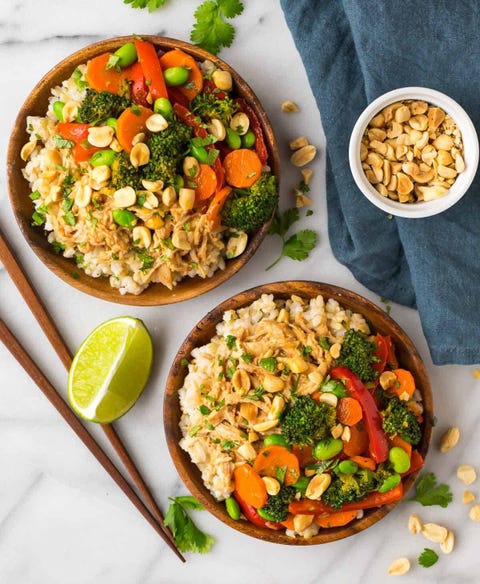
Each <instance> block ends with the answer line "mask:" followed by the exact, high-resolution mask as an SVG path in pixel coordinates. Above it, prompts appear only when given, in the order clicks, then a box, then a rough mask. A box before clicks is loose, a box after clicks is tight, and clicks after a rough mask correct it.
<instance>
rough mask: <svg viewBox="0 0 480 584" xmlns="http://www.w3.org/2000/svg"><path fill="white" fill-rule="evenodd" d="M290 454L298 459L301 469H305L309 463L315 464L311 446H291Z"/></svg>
mask: <svg viewBox="0 0 480 584" xmlns="http://www.w3.org/2000/svg"><path fill="white" fill-rule="evenodd" d="M292 452H293V454H295V456H296V457H297V458H298V462H299V464H300V466H301V467H302V468H305V466H307V464H310V463H311V462H315V458H313V456H312V446H292Z"/></svg>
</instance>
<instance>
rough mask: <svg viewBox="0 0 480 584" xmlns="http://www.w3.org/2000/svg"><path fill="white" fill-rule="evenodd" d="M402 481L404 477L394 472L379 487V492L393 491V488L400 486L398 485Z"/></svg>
mask: <svg viewBox="0 0 480 584" xmlns="http://www.w3.org/2000/svg"><path fill="white" fill-rule="evenodd" d="M401 482H402V477H401V476H400V475H399V474H397V473H395V474H392V475H390V476H388V477H387V478H386V479H385V480H384V481H383V483H382V484H381V485H380V486H379V487H378V492H379V493H387V492H388V491H391V490H392V489H394V488H395V487H398V485H399V484H400V483H401Z"/></svg>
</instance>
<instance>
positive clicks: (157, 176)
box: [143, 120, 192, 184]
mask: <svg viewBox="0 0 480 584" xmlns="http://www.w3.org/2000/svg"><path fill="white" fill-rule="evenodd" d="M191 137H192V128H190V127H189V126H186V125H185V124H182V122H180V121H178V120H172V121H171V122H170V123H169V124H168V127H167V128H166V129H165V130H163V131H162V132H158V133H156V134H153V135H152V136H151V138H150V139H149V140H148V142H147V145H148V148H149V150H150V161H149V163H148V164H146V165H145V166H144V167H143V176H144V178H145V179H146V180H162V181H163V182H164V183H165V184H172V183H173V181H174V178H175V175H176V174H177V168H178V165H179V164H180V161H181V160H182V159H183V158H184V157H185V155H186V154H187V152H188V142H189V140H190V138H191Z"/></svg>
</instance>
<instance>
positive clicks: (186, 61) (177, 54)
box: [160, 49, 203, 100]
mask: <svg viewBox="0 0 480 584" xmlns="http://www.w3.org/2000/svg"><path fill="white" fill-rule="evenodd" d="M160 65H161V67H162V69H163V70H164V71H165V69H170V67H185V68H186V69H190V74H189V76H188V79H187V82H186V84H185V86H184V87H182V86H180V87H176V89H178V90H179V91H180V92H181V93H183V95H185V97H187V98H188V100H192V99H193V98H194V97H195V96H196V95H197V94H198V93H200V91H202V87H203V75H202V72H201V71H200V69H199V68H198V65H197V63H196V62H195V59H194V58H193V57H191V56H190V55H187V53H184V52H183V51H181V50H180V49H173V51H168V53H165V54H164V55H162V56H161V57H160Z"/></svg>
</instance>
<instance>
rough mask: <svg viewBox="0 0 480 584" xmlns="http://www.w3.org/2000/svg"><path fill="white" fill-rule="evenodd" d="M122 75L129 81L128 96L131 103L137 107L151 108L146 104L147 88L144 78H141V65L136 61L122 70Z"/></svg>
mask: <svg viewBox="0 0 480 584" xmlns="http://www.w3.org/2000/svg"><path fill="white" fill-rule="evenodd" d="M123 75H124V76H125V79H128V80H129V81H131V82H132V83H131V86H130V94H131V99H132V101H133V103H136V104H138V105H143V106H144V107H151V104H149V103H148V100H147V96H148V91H149V89H148V86H147V84H146V83H145V77H144V76H143V69H142V65H141V64H140V63H139V62H138V61H137V62H136V63H133V65H130V67H127V68H126V69H124V70H123Z"/></svg>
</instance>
